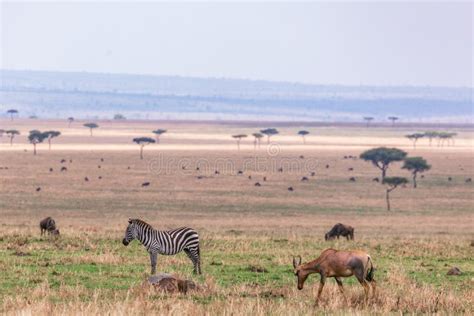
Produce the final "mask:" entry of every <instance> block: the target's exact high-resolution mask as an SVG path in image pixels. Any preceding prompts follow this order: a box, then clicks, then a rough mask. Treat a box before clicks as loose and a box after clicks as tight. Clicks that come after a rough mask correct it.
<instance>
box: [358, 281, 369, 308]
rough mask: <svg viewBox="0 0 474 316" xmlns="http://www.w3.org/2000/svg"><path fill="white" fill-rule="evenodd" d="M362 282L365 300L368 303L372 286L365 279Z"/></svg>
mask: <svg viewBox="0 0 474 316" xmlns="http://www.w3.org/2000/svg"><path fill="white" fill-rule="evenodd" d="M360 284H361V285H362V286H363V287H364V294H365V299H364V302H365V304H367V302H368V301H369V290H370V286H369V284H368V282H367V281H365V280H363V281H362V282H361V283H360Z"/></svg>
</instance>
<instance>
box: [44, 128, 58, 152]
mask: <svg viewBox="0 0 474 316" xmlns="http://www.w3.org/2000/svg"><path fill="white" fill-rule="evenodd" d="M44 134H45V135H46V139H47V140H48V147H49V150H51V140H52V139H53V138H55V137H58V136H59V135H61V132H59V131H47V132H44Z"/></svg>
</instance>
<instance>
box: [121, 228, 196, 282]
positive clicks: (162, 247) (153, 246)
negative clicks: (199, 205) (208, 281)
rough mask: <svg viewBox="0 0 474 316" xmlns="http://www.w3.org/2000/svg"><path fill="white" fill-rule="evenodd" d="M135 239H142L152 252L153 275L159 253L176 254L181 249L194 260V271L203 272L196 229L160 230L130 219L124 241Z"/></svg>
mask: <svg viewBox="0 0 474 316" xmlns="http://www.w3.org/2000/svg"><path fill="white" fill-rule="evenodd" d="M133 239H137V240H138V241H140V243H141V244H142V245H143V246H144V247H145V248H146V250H147V251H148V253H149V254H150V263H151V274H152V275H154V274H155V272H156V263H157V258H158V254H161V255H175V254H177V253H179V252H181V251H184V252H185V253H186V255H187V256H188V257H189V259H191V261H192V262H193V266H194V273H197V274H201V255H200V250H199V235H198V233H197V232H196V231H195V230H194V229H192V228H189V227H181V228H177V229H173V230H169V231H160V230H156V229H154V228H153V227H152V226H151V225H150V224H148V223H146V222H144V221H142V220H140V219H129V220H128V226H127V229H126V230H125V237H124V239H123V241H122V243H123V244H124V245H125V246H128V244H129V243H130V242H131V241H132V240H133Z"/></svg>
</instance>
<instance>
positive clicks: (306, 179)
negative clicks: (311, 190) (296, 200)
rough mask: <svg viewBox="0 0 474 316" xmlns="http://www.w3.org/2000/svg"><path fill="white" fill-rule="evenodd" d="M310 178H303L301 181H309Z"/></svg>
mask: <svg viewBox="0 0 474 316" xmlns="http://www.w3.org/2000/svg"><path fill="white" fill-rule="evenodd" d="M308 180H309V179H308V177H303V178H301V181H308Z"/></svg>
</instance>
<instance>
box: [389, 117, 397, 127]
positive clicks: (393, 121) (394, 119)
mask: <svg viewBox="0 0 474 316" xmlns="http://www.w3.org/2000/svg"><path fill="white" fill-rule="evenodd" d="M388 119H389V120H390V121H392V126H394V125H395V121H398V117H396V116H389V117H388Z"/></svg>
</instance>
